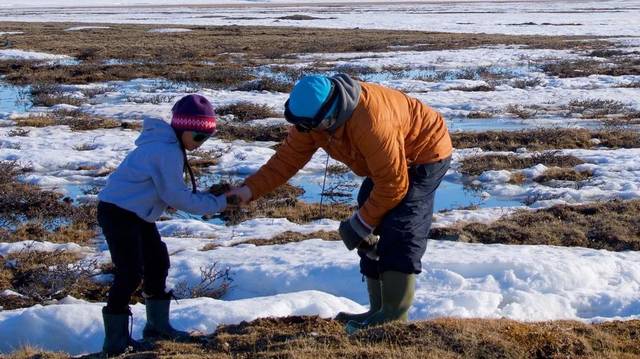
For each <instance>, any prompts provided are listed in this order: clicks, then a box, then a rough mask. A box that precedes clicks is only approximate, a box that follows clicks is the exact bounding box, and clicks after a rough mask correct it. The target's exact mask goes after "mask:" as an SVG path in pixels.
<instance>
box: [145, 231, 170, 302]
mask: <svg viewBox="0 0 640 359" xmlns="http://www.w3.org/2000/svg"><path fill="white" fill-rule="evenodd" d="M150 250H151V249H150ZM151 251H152V252H153V253H152V255H151V258H150V259H147V260H146V261H145V262H146V264H145V268H144V292H145V293H147V294H150V295H161V294H164V293H165V288H166V281H167V276H168V275H169V267H170V260H169V252H168V251H167V245H166V244H165V243H164V242H162V241H159V242H158V243H157V244H156V245H155V246H154V248H153V250H151Z"/></svg>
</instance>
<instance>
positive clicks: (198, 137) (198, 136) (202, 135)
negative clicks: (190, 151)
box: [193, 132, 212, 142]
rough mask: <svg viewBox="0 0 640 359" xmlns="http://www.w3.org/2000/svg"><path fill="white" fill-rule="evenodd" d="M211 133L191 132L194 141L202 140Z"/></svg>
mask: <svg viewBox="0 0 640 359" xmlns="http://www.w3.org/2000/svg"><path fill="white" fill-rule="evenodd" d="M211 135H212V134H211V133H203V132H193V140H194V141H195V142H204V141H206V140H207V139H208V138H209V137H211Z"/></svg>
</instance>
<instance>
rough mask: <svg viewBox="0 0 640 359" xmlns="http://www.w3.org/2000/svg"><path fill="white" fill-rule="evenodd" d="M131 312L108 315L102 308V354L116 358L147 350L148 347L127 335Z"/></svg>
mask: <svg viewBox="0 0 640 359" xmlns="http://www.w3.org/2000/svg"><path fill="white" fill-rule="evenodd" d="M130 316H131V312H130V311H129V312H127V313H110V312H109V310H108V309H107V307H104V308H102V320H103V321H104V343H103V344H102V353H103V354H104V355H106V356H107V357H112V356H118V355H120V354H123V353H125V352H130V351H144V350H148V349H149V346H148V345H145V343H141V342H138V341H136V340H133V339H132V338H131V333H129V317H130Z"/></svg>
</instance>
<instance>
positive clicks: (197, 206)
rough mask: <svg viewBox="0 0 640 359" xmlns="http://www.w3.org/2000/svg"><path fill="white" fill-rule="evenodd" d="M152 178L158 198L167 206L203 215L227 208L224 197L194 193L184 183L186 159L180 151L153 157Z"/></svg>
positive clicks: (167, 152) (171, 151) (166, 152)
mask: <svg viewBox="0 0 640 359" xmlns="http://www.w3.org/2000/svg"><path fill="white" fill-rule="evenodd" d="M151 162H152V163H151V164H150V165H151V166H152V168H153V170H152V173H153V175H152V176H151V178H152V180H153V183H154V185H155V187H156V191H158V196H159V197H160V198H161V199H162V201H164V202H165V203H166V204H167V205H169V206H171V207H173V208H175V209H179V210H182V211H185V212H189V213H193V214H198V215H203V214H214V213H217V212H220V211H223V210H224V209H225V208H226V206H227V200H226V197H225V196H224V195H221V196H214V195H212V194H210V193H193V192H191V189H189V188H188V187H187V186H186V185H185V183H184V179H183V178H184V177H183V166H184V159H183V157H182V153H181V152H180V151H175V150H173V149H172V150H170V151H164V152H162V153H159V154H158V155H156V156H153V157H152V160H151Z"/></svg>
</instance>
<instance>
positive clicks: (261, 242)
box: [238, 231, 340, 246]
mask: <svg viewBox="0 0 640 359" xmlns="http://www.w3.org/2000/svg"><path fill="white" fill-rule="evenodd" d="M312 238H320V239H323V240H325V241H339V240H340V235H339V234H338V232H336V231H330V232H328V231H316V232H312V233H306V234H305V233H299V232H292V231H286V232H283V233H280V234H278V235H276V236H274V237H272V238H269V239H263V238H261V239H250V240H247V241H243V242H241V243H238V244H254V245H256V246H269V245H273V244H286V243H294V242H302V241H306V240H307V239H312Z"/></svg>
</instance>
